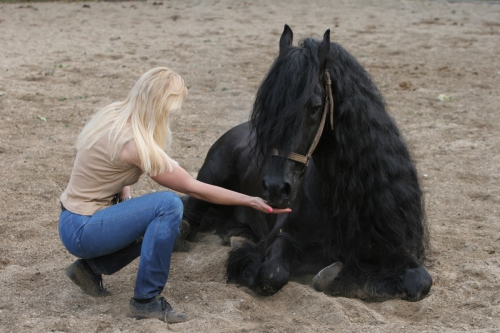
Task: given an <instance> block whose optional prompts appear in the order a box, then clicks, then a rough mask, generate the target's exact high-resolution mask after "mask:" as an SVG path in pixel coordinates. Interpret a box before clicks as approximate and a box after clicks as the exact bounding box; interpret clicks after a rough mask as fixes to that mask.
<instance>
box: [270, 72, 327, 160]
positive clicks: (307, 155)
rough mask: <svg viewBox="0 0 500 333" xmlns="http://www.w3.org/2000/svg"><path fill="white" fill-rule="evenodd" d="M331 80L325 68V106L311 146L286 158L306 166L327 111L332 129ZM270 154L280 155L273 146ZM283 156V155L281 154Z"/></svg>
mask: <svg viewBox="0 0 500 333" xmlns="http://www.w3.org/2000/svg"><path fill="white" fill-rule="evenodd" d="M331 86H332V80H331V79H330V72H329V71H328V69H326V70H325V91H326V92H327V94H328V95H327V96H326V100H325V108H324V109H323V115H322V116H321V122H320V124H319V127H318V131H317V132H316V135H315V136H314V140H313V142H312V143H311V146H310V147H309V150H308V151H307V154H306V155H305V156H304V155H301V154H297V153H290V154H289V155H288V156H287V158H288V159H289V160H292V161H295V162H299V163H302V164H304V165H305V166H306V167H307V166H308V164H309V160H310V159H311V156H312V154H313V153H314V150H315V149H316V146H317V145H318V143H319V140H320V139H321V135H322V134H323V129H324V127H325V122H326V116H327V115H328V113H329V114H330V119H329V120H330V127H331V129H332V130H333V108H334V102H333V97H332V88H331ZM271 155H273V156H281V154H280V152H279V150H278V149H275V148H273V149H272V150H271ZM283 157H284V156H283Z"/></svg>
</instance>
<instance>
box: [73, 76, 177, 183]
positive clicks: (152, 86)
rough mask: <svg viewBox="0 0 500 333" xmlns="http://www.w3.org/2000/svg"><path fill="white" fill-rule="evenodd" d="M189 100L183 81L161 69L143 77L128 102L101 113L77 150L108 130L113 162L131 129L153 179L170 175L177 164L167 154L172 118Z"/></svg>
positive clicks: (81, 136)
mask: <svg viewBox="0 0 500 333" xmlns="http://www.w3.org/2000/svg"><path fill="white" fill-rule="evenodd" d="M186 97H187V89H186V86H185V85H184V80H183V79H182V77H181V76H180V75H179V74H177V73H175V72H174V71H172V70H170V69H168V68H165V67H158V68H154V69H151V70H149V71H148V72H146V73H145V74H143V75H142V76H141V78H140V79H139V80H138V81H137V82H136V84H135V85H134V87H133V88H132V90H131V91H130V93H129V95H128V97H127V99H126V100H125V101H122V102H115V103H111V104H109V105H108V106H106V107H104V108H102V109H101V110H99V111H98V112H97V113H96V114H95V115H94V116H92V118H91V119H90V120H89V122H88V123H87V124H86V125H85V127H84V128H83V130H82V132H81V133H80V134H79V135H78V138H77V141H76V148H77V149H82V148H86V149H89V148H90V147H92V146H93V145H94V144H95V143H96V142H97V140H99V139H100V138H101V137H102V136H103V135H104V133H106V131H108V130H109V142H110V147H111V150H110V151H111V155H112V156H111V158H114V157H115V156H116V154H117V153H119V154H121V151H120V152H118V151H117V150H118V147H117V144H118V138H119V135H120V132H121V130H122V129H123V128H124V127H125V126H130V127H131V128H132V132H133V135H134V141H135V144H136V146H137V150H138V152H139V156H140V159H141V163H142V169H143V170H144V171H145V172H146V173H148V174H149V175H150V176H156V175H158V174H160V173H162V172H163V171H165V170H168V171H171V170H172V168H173V167H174V165H177V162H176V161H174V160H173V159H172V158H170V157H169V156H168V155H167V153H166V152H165V151H166V150H167V149H168V148H169V147H170V145H171V143H172V133H171V131H170V121H169V116H170V114H171V113H175V112H176V111H179V110H180V109H181V106H182V103H183V102H184V100H185V99H186Z"/></svg>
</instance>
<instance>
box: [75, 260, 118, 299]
mask: <svg viewBox="0 0 500 333" xmlns="http://www.w3.org/2000/svg"><path fill="white" fill-rule="evenodd" d="M66 275H67V276H68V277H69V278H70V279H71V281H73V282H74V283H75V284H76V285H77V286H78V287H80V288H81V289H82V291H83V292H84V293H86V294H88V295H90V296H94V297H103V296H109V295H110V294H111V293H110V292H109V291H108V290H106V289H104V287H103V286H102V275H101V274H95V273H94V272H93V271H92V269H91V268H90V266H89V265H88V264H87V263H86V262H85V260H84V259H78V260H77V261H75V262H74V263H72V264H71V265H70V266H69V267H68V268H66Z"/></svg>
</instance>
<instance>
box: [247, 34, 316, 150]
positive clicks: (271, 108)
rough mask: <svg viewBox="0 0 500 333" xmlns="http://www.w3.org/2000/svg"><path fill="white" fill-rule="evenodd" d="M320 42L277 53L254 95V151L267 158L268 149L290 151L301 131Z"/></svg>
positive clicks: (312, 42)
mask: <svg viewBox="0 0 500 333" xmlns="http://www.w3.org/2000/svg"><path fill="white" fill-rule="evenodd" d="M318 46H319V42H317V41H315V40H313V39H307V40H304V41H302V42H301V43H300V44H299V46H298V47H290V48H289V49H288V50H285V51H284V52H283V53H282V54H280V55H279V56H278V57H277V58H276V60H275V61H274V63H273V65H272V66H271V68H270V70H269V72H268V74H267V75H266V77H265V78H264V80H263V82H262V84H261V85H260V87H259V90H258V92H257V95H256V98H255V102H254V106H253V111H252V114H251V123H252V130H253V131H254V132H255V134H256V144H255V147H254V151H255V152H257V153H260V154H262V155H263V156H264V158H267V157H268V155H269V152H270V151H271V149H273V148H276V149H279V150H280V151H282V152H284V153H289V152H290V144H291V143H292V139H293V137H294V136H295V135H296V134H297V133H298V132H299V131H300V128H301V125H302V124H303V121H304V119H305V116H306V113H305V112H304V107H305V105H306V103H307V101H308V99H309V97H310V95H311V94H312V92H313V90H314V88H315V85H316V84H317V82H318V75H319V60H318V55H317V54H318V51H317V50H318Z"/></svg>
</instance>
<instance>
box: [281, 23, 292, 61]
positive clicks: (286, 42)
mask: <svg viewBox="0 0 500 333" xmlns="http://www.w3.org/2000/svg"><path fill="white" fill-rule="evenodd" d="M292 42H293V32H292V29H290V27H289V26H288V24H285V29H284V30H283V33H282V34H281V38H280V54H281V53H282V52H283V51H284V50H286V49H287V48H288V47H290V45H292Z"/></svg>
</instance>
